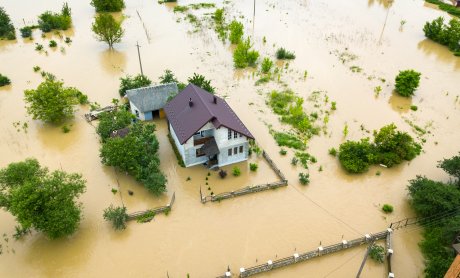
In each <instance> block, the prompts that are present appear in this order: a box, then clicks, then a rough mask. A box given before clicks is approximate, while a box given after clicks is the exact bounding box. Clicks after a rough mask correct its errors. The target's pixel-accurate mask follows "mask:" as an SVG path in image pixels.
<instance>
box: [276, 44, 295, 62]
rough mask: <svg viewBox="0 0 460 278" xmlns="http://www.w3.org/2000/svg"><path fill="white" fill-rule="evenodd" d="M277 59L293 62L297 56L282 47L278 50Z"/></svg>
mask: <svg viewBox="0 0 460 278" xmlns="http://www.w3.org/2000/svg"><path fill="white" fill-rule="evenodd" d="M276 58H277V59H280V60H292V59H295V54H294V53H293V52H289V51H287V50H286V49H284V48H283V47H281V48H278V50H276Z"/></svg>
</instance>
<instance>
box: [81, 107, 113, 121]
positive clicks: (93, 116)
mask: <svg viewBox="0 0 460 278" xmlns="http://www.w3.org/2000/svg"><path fill="white" fill-rule="evenodd" d="M115 110H117V107H116V106H113V105H111V106H106V107H104V108H99V109H96V110H93V111H90V112H89V113H86V114H85V119H86V121H88V122H91V121H94V120H97V119H98V118H99V115H101V114H102V113H105V112H112V111H115Z"/></svg>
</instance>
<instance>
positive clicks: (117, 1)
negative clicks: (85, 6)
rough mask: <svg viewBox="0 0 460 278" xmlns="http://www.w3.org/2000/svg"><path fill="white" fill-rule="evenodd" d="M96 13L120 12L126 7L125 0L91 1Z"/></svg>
mask: <svg viewBox="0 0 460 278" xmlns="http://www.w3.org/2000/svg"><path fill="white" fill-rule="evenodd" d="M91 6H93V7H94V8H95V9H96V12H98V13H99V12H119V11H121V10H122V9H123V8H124V7H125V2H124V1H123V0H91Z"/></svg>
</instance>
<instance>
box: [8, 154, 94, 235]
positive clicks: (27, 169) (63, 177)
mask: <svg viewBox="0 0 460 278" xmlns="http://www.w3.org/2000/svg"><path fill="white" fill-rule="evenodd" d="M85 183H86V182H85V180H84V179H82V176H81V175H80V174H68V173H66V172H64V171H60V170H57V171H54V172H51V173H50V172H49V171H48V168H46V167H41V166H40V164H39V163H38V161H37V160H36V159H26V160H25V161H23V162H17V163H11V164H9V165H8V166H7V167H6V168H4V169H1V170H0V207H3V208H4V209H6V210H7V211H9V212H10V213H11V214H12V215H14V216H15V217H16V220H17V221H18V222H19V224H20V225H21V227H20V230H22V231H25V230H30V229H34V230H37V231H40V232H43V233H45V234H46V236H48V237H49V238H52V239H54V238H59V237H63V236H68V235H71V234H73V233H74V232H75V231H76V230H77V228H78V225H79V223H80V219H81V208H82V205H81V204H80V203H77V202H76V199H77V198H78V197H79V196H80V195H81V194H82V193H84V192H85V187H86V185H85Z"/></svg>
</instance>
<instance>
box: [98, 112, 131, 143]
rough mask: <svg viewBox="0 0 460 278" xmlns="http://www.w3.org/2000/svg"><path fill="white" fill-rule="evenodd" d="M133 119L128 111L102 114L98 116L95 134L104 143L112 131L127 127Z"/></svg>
mask: <svg viewBox="0 0 460 278" xmlns="http://www.w3.org/2000/svg"><path fill="white" fill-rule="evenodd" d="M133 118H134V116H133V115H132V114H131V113H130V112H129V111H126V110H122V109H119V110H117V111H115V112H106V113H103V114H101V115H100V116H99V125H98V126H97V133H98V134H99V135H100V136H101V138H102V141H105V140H107V139H108V138H109V137H110V134H111V133H112V131H115V130H118V129H122V128H125V127H127V126H129V125H130V124H131V122H132V121H133Z"/></svg>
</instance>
